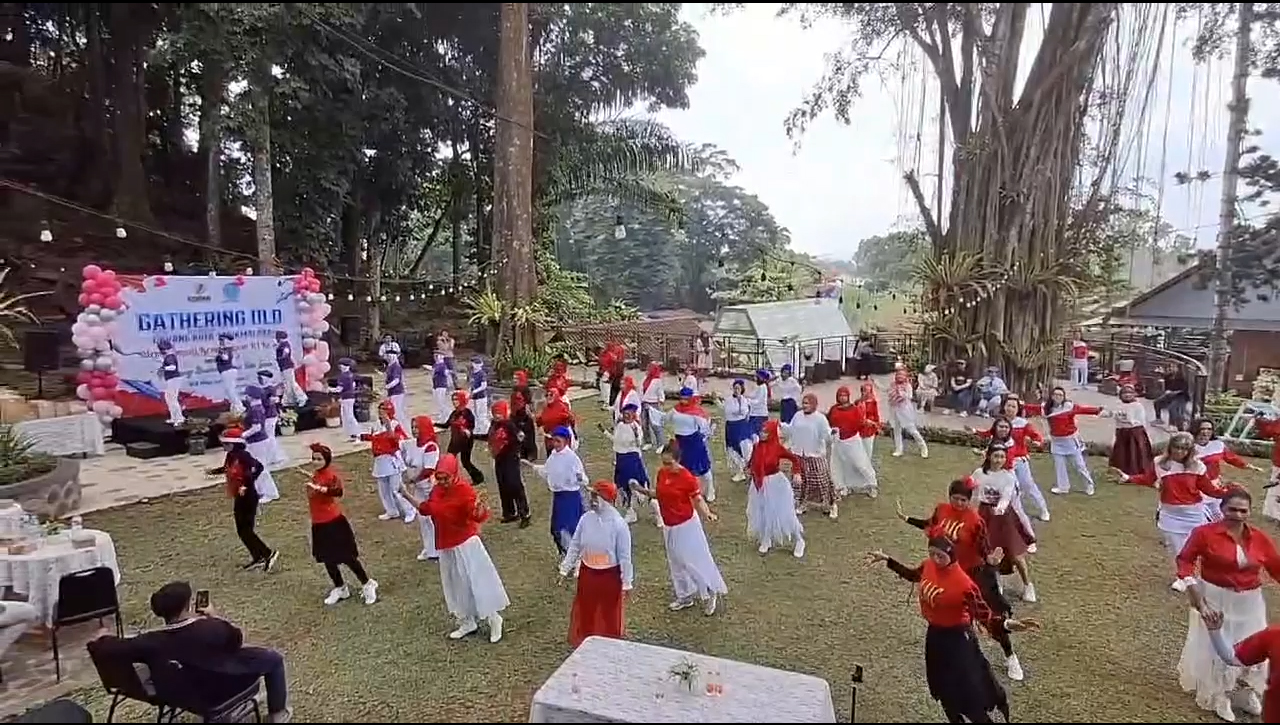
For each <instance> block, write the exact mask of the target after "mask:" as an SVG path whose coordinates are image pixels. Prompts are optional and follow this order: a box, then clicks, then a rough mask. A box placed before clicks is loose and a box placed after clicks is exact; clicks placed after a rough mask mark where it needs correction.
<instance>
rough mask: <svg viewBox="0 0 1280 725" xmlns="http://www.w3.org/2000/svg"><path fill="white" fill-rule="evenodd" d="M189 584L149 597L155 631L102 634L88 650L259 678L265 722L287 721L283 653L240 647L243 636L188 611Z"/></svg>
mask: <svg viewBox="0 0 1280 725" xmlns="http://www.w3.org/2000/svg"><path fill="white" fill-rule="evenodd" d="M191 600H192V592H191V585H190V584H188V583H187V582H170V583H168V584H165V585H164V586H162V587H160V588H159V589H157V590H156V592H155V593H154V594H152V595H151V611H152V612H155V615H156V616H157V617H160V618H161V619H163V620H164V626H163V627H161V628H160V629H155V630H151V631H149V632H143V633H142V634H139V635H137V636H136V637H126V638H123V639H122V638H120V637H115V636H112V635H111V634H109V633H108V632H107V631H106V630H104V631H103V632H102V633H100V634H99V635H98V636H97V637H96V638H94V640H93V641H91V642H90V643H89V647H90V648H91V649H93V650H95V654H98V655H101V656H104V657H107V658H114V659H117V660H125V661H128V662H141V663H143V664H146V665H152V664H153V663H157V662H169V661H175V662H178V663H179V664H181V665H183V666H184V667H190V668H192V669H194V670H197V671H204V672H211V673H217V674H222V675H230V676H233V677H234V676H253V677H261V678H262V680H263V685H264V686H265V688H266V691H267V720H268V722H274V723H281V722H289V720H290V719H292V717H293V708H291V707H289V706H288V691H287V683H286V681H285V675H284V655H282V654H280V653H279V652H277V651H275V650H272V649H266V648H264V647H246V646H245V644H244V633H243V632H241V631H240V629H239V628H238V627H236V626H235V625H234V624H232V623H230V622H228V621H227V620H225V619H222V618H221V617H218V616H216V615H215V614H214V613H213V611H212V610H211V609H208V608H206V609H205V610H204V611H200V612H196V611H193V610H192V607H191Z"/></svg>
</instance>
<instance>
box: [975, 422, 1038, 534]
mask: <svg viewBox="0 0 1280 725" xmlns="http://www.w3.org/2000/svg"><path fill="white" fill-rule="evenodd" d="M975 433H976V434H977V436H978V438H980V439H982V440H984V441H989V440H991V430H990V429H987V430H979V431H975ZM1031 443H1035V444H1036V447H1043V446H1044V436H1042V435H1040V431H1038V430H1036V427H1035V426H1034V425H1032V424H1031V421H1029V420H1027V419H1026V418H1023V417H1022V416H1017V417H1015V418H1014V419H1013V420H1010V421H1009V442H1008V443H1007V444H1006V445H1005V447H1004V449H1005V464H1004V465H1005V468H1008V469H1010V470H1012V471H1013V477H1014V478H1016V479H1017V480H1018V498H1017V500H1016V501H1015V504H1014V505H1015V506H1017V508H1018V511H1019V512H1020V513H1019V515H1020V516H1022V517H1023V518H1025V517H1026V515H1027V514H1026V509H1025V508H1024V506H1023V502H1022V499H1023V497H1026V496H1029V497H1031V500H1032V501H1034V502H1035V504H1036V508H1037V509H1038V510H1039V511H1040V520H1041V521H1048V520H1049V502H1048V501H1045V499H1044V493H1043V492H1041V491H1040V485H1039V484H1037V483H1036V479H1035V477H1034V476H1033V475H1032V473H1031V445H1030V444H1031ZM1025 523H1026V526H1027V529H1028V530H1030V529H1031V523H1030V522H1029V521H1027V522H1025Z"/></svg>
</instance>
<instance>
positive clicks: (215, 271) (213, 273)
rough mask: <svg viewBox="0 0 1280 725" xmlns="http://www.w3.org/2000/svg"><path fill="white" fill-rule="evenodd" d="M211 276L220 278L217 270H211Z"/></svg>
mask: <svg viewBox="0 0 1280 725" xmlns="http://www.w3.org/2000/svg"><path fill="white" fill-rule="evenodd" d="M209 276H210V277H217V276H218V270H216V269H211V270H209Z"/></svg>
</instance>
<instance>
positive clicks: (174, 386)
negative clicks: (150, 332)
mask: <svg viewBox="0 0 1280 725" xmlns="http://www.w3.org/2000/svg"><path fill="white" fill-rule="evenodd" d="M156 349H157V350H159V351H160V379H161V380H162V381H163V385H162V387H161V389H162V390H164V404H165V405H166V406H168V408H169V425H171V426H173V427H175V428H177V427H178V426H180V425H182V424H184V423H186V422H187V417H186V416H185V415H183V414H182V399H181V398H180V397H178V396H179V393H181V392H182V384H183V383H185V382H186V378H185V377H183V375H182V368H180V367H179V366H178V354H177V353H176V352H174V349H173V343H172V342H170V341H168V340H156Z"/></svg>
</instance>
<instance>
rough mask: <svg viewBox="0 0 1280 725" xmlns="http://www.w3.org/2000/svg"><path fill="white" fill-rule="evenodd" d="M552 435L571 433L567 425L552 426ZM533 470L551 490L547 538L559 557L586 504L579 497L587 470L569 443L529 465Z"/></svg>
mask: <svg viewBox="0 0 1280 725" xmlns="http://www.w3.org/2000/svg"><path fill="white" fill-rule="evenodd" d="M552 435H553V436H554V437H556V438H562V439H564V440H565V441H568V440H569V436H570V435H572V434H571V433H570V431H569V429H568V428H565V427H563V426H562V427H560V428H556V429H555V431H553V432H552ZM532 468H533V470H534V471H537V473H538V475H539V476H542V478H543V480H545V481H546V482H547V488H549V489H550V490H551V538H552V539H553V540H554V541H555V543H556V548H557V549H558V550H559V551H560V555H561V556H563V555H564V554H565V552H567V551H568V550H569V542H571V541H572V540H573V532H574V531H576V530H577V528H578V519H580V518H582V513H583V511H585V510H586V507H585V505H584V503H583V500H582V492H583V487H585V486H586V485H587V469H586V468H584V467H583V465H582V459H581V458H578V454H577V453H576V452H575V451H574V450H573V449H572V448H570V447H569V446H567V445H566V446H564V447H562V448H560V449H559V450H554V451H551V453H550V454H548V455H547V462H546V463H544V464H542V465H536V464H535V465H533V466H532Z"/></svg>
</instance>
